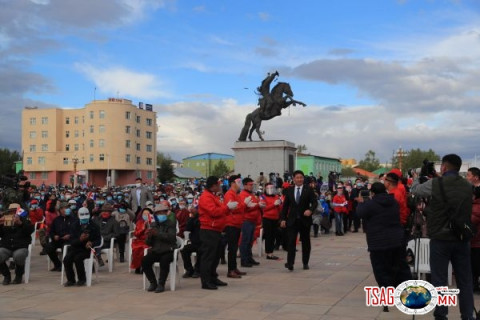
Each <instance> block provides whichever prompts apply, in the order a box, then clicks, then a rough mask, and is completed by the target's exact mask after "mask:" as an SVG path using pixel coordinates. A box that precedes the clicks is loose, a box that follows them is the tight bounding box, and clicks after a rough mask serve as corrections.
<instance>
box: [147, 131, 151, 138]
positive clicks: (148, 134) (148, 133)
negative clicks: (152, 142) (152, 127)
mask: <svg viewBox="0 0 480 320" xmlns="http://www.w3.org/2000/svg"><path fill="white" fill-rule="evenodd" d="M147 139H152V132H151V131H147Z"/></svg>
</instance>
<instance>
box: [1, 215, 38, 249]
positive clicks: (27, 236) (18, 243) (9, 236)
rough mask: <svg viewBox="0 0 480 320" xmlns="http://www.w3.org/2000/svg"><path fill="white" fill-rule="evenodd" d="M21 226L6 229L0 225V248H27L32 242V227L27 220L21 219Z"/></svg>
mask: <svg viewBox="0 0 480 320" xmlns="http://www.w3.org/2000/svg"><path fill="white" fill-rule="evenodd" d="M21 220H22V225H20V226H15V225H14V226H11V227H6V226H4V225H0V238H1V240H0V247H2V248H6V249H9V250H16V249H20V248H28V245H29V244H30V243H31V242H32V232H33V230H34V227H33V226H32V224H31V223H30V221H29V220H28V219H25V218H21Z"/></svg>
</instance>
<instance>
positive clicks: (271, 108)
mask: <svg viewBox="0 0 480 320" xmlns="http://www.w3.org/2000/svg"><path fill="white" fill-rule="evenodd" d="M292 97H293V92H292V89H291V88H290V85H289V84H288V83H286V82H279V83H277V84H276V85H275V86H274V87H273V89H272V92H271V94H270V98H271V103H269V104H266V105H262V99H259V104H260V107H258V108H257V109H255V110H254V111H253V112H251V113H249V114H247V116H246V117H245V125H244V126H243V129H242V132H241V133H240V137H239V138H238V141H246V140H247V135H248V139H249V140H250V141H252V133H253V131H254V130H255V131H256V132H257V134H258V137H259V138H260V140H262V141H264V139H263V136H262V134H264V133H265V132H263V133H262V132H260V126H261V124H262V121H263V120H270V119H272V118H275V117H277V116H280V115H282V109H285V108H287V107H289V106H290V105H293V106H296V105H297V104H299V105H301V106H304V107H305V106H306V104H305V103H303V102H301V101H297V100H294V99H293V98H292Z"/></svg>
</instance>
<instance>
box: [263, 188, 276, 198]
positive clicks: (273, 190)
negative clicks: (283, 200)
mask: <svg viewBox="0 0 480 320" xmlns="http://www.w3.org/2000/svg"><path fill="white" fill-rule="evenodd" d="M265 193H266V194H267V195H269V196H272V195H274V194H275V187H274V186H267V187H266V188H265Z"/></svg>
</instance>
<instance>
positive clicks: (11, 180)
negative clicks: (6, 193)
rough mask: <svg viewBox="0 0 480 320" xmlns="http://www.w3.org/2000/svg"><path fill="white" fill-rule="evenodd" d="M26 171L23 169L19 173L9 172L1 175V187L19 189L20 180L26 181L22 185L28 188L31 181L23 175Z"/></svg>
mask: <svg viewBox="0 0 480 320" xmlns="http://www.w3.org/2000/svg"><path fill="white" fill-rule="evenodd" d="M23 173H24V171H23V170H21V171H19V172H18V173H17V174H8V175H4V176H0V189H8V188H12V189H14V190H17V189H18V188H19V186H20V184H21V183H20V182H22V181H25V182H24V184H23V185H22V186H23V187H26V188H28V187H29V186H30V183H29V182H28V181H27V180H28V178H27V177H26V176H24V175H23Z"/></svg>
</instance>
